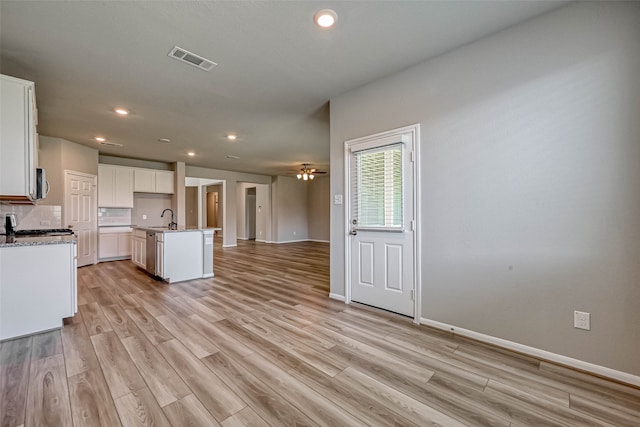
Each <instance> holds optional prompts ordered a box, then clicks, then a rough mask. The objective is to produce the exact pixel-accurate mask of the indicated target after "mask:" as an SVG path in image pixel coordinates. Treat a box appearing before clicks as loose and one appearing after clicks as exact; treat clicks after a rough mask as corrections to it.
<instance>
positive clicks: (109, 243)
mask: <svg viewBox="0 0 640 427" xmlns="http://www.w3.org/2000/svg"><path fill="white" fill-rule="evenodd" d="M131 237H132V233H131V228H129V227H122V228H119V227H118V228H113V227H106V228H101V229H100V238H99V240H100V242H99V252H98V259H99V260H100V261H112V260H115V259H128V258H131Z"/></svg>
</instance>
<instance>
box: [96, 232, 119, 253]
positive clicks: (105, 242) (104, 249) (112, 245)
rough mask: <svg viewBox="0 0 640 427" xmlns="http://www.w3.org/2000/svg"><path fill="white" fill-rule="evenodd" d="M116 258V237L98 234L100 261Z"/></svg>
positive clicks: (114, 235)
mask: <svg viewBox="0 0 640 427" xmlns="http://www.w3.org/2000/svg"><path fill="white" fill-rule="evenodd" d="M117 256H118V235H117V234H104V233H103V234H100V252H99V255H98V257H99V258H100V259H106V258H114V257H117Z"/></svg>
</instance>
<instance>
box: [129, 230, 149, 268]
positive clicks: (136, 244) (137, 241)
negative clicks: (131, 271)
mask: <svg viewBox="0 0 640 427" xmlns="http://www.w3.org/2000/svg"><path fill="white" fill-rule="evenodd" d="M131 246H132V247H131V261H133V263H134V264H135V265H137V266H138V267H142V268H147V233H146V232H145V231H144V230H133V236H132V238H131Z"/></svg>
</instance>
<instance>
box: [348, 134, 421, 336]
mask: <svg viewBox="0 0 640 427" xmlns="http://www.w3.org/2000/svg"><path fill="white" fill-rule="evenodd" d="M407 133H411V134H412V140H413V147H412V149H413V156H412V163H413V174H412V175H413V221H414V227H413V268H414V271H413V278H414V281H413V295H414V297H413V298H414V302H413V323H416V324H419V323H420V313H421V309H422V308H421V307H422V304H421V292H420V290H421V283H422V263H421V262H420V256H421V246H420V240H421V239H420V230H421V228H422V227H421V224H422V223H421V218H420V203H421V198H420V196H421V194H420V156H419V148H420V124H419V123H416V124H413V125H409V126H404V127H401V128H397V129H392V130H388V131H385V132H380V133H376V134H373V135H368V136H365V137H362V138H356V139H350V140H347V141H345V142H344V154H343V155H344V158H343V162H344V187H343V193H344V204H343V207H344V208H343V214H344V227H345V229H344V236H346V237H345V239H344V291H345V303H346V304H349V303H351V258H350V256H351V255H350V254H351V239H350V238H349V237H348V236H349V231H350V227H349V219H350V216H351V212H350V209H349V208H350V206H351V197H350V192H349V184H350V183H349V179H350V177H351V162H350V156H351V153H352V151H354V146H355V145H357V148H355V149H360V148H361V147H362V148H363V149H365V148H371V147H374V146H377V142H379V141H380V140H383V142H386V143H387V144H389V143H392V142H402V143H404V144H407V142H408V141H407V139H406V138H405V137H403V136H400V138H397V136H398V135H399V134H407ZM383 145H384V144H383Z"/></svg>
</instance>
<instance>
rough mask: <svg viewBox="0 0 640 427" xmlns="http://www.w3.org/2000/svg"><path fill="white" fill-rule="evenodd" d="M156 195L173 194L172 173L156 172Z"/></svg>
mask: <svg viewBox="0 0 640 427" xmlns="http://www.w3.org/2000/svg"><path fill="white" fill-rule="evenodd" d="M156 193H165V194H173V172H170V171H156Z"/></svg>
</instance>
